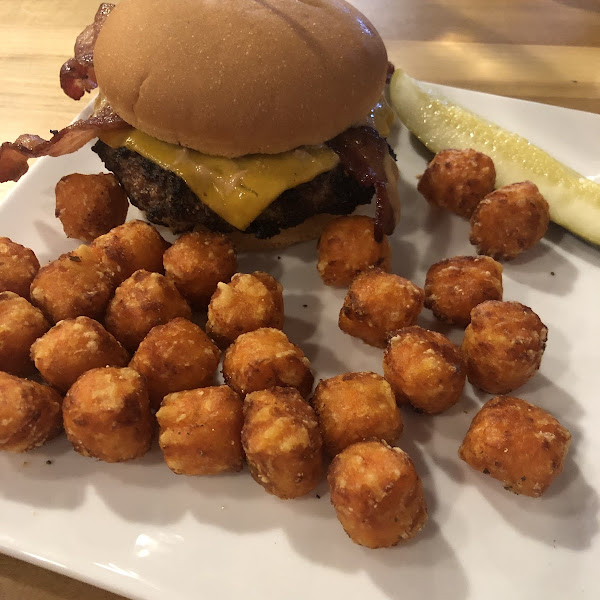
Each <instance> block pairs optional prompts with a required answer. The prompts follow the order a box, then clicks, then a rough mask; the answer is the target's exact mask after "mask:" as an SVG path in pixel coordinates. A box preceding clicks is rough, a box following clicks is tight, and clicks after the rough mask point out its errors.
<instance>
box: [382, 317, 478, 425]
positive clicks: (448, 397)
mask: <svg viewBox="0 0 600 600" xmlns="http://www.w3.org/2000/svg"><path fill="white" fill-rule="evenodd" d="M383 374H384V376H385V378H386V379H387V380H388V381H389V383H390V385H391V386H392V389H393V390H394V392H395V394H396V398H397V400H398V401H399V402H408V403H410V404H411V405H412V406H413V407H414V408H416V409H417V410H420V411H422V412H425V413H429V414H437V413H441V412H443V411H444V410H447V409H448V408H450V407H451V406H454V405H455V404H456V403H457V402H458V400H459V399H460V395H461V394H462V391H463V388H464V386H465V380H466V371H465V366H464V360H463V357H462V354H461V351H460V349H459V348H458V347H457V346H455V345H454V344H453V343H452V342H451V341H450V340H449V339H448V338H447V337H446V336H445V335H442V334H441V333H438V332H436V331H430V330H428V329H423V328H422V327H418V326H416V325H415V326H414V327H406V328H404V329H401V330H399V331H397V332H396V333H395V334H394V335H393V336H392V337H391V338H390V341H389V342H388V345H387V348H386V349H385V352H384V355H383Z"/></svg>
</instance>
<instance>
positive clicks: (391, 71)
mask: <svg viewBox="0 0 600 600" xmlns="http://www.w3.org/2000/svg"><path fill="white" fill-rule="evenodd" d="M395 70H396V67H394V65H393V63H391V62H390V61H389V60H388V66H387V72H386V74H385V82H386V83H389V82H390V81H391V80H392V75H393V74H394V71H395Z"/></svg>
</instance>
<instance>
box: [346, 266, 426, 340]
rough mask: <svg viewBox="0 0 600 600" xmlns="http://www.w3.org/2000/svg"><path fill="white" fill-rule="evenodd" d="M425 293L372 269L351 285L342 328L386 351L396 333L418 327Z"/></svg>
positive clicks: (414, 286)
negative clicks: (403, 328)
mask: <svg viewBox="0 0 600 600" xmlns="http://www.w3.org/2000/svg"><path fill="white" fill-rule="evenodd" d="M424 298H425V293H424V292H423V290H422V289H421V288H420V287H418V286H416V285H415V284H414V283H412V282H411V281H409V280H408V279H405V278H404V277H400V276H399V275H393V274H392V273H386V272H384V271H382V270H381V269H368V270H367V271H365V272H364V273H361V274H360V275H358V276H357V277H356V279H355V280H354V281H353V282H352V283H351V284H350V287H349V288H348V293H347V294H346V298H345V299H344V304H343V306H342V309H341V310H340V316H339V320H338V325H339V327H340V329H341V330H342V331H344V332H345V333H347V334H349V335H351V336H354V337H357V338H360V339H361V340H362V341H363V342H365V343H366V344H369V345H370V346H375V347H376V348H385V345H386V343H387V339H388V336H389V335H390V333H391V332H392V331H395V330H397V329H400V328H402V327H408V326H409V325H414V323H416V322H417V318H418V316H419V313H420V312H421V310H423V301H424Z"/></svg>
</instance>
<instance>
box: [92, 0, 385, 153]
mask: <svg viewBox="0 0 600 600" xmlns="http://www.w3.org/2000/svg"><path fill="white" fill-rule="evenodd" d="M94 68H95V72H96V77H97V81H98V84H99V86H100V88H101V90H102V91H103V93H104V94H105V96H106V98H107V100H108V102H109V103H110V104H111V106H112V108H113V109H114V110H115V112H117V114H119V116H121V117H122V118H123V119H125V120H126V121H127V122H128V123H130V124H131V125H133V126H134V127H136V128H138V129H140V130H142V131H144V132H145V133H148V134H150V135H152V136H154V137H156V138H158V139H160V140H163V141H166V142H171V143H177V144H181V145H183V146H186V147H189V148H193V149H195V150H199V151H200V152H204V153H206V154H213V155H218V156H227V157H234V156H242V155H245V154H254V153H266V154H273V153H277V152H284V151H286V150H290V149H292V148H295V147H297V146H301V145H304V144H320V143H323V142H325V141H326V140H329V139H331V138H333V137H335V136H336V135H337V134H339V133H341V132H342V131H343V130H345V129H347V128H348V127H350V126H351V125H353V124H356V123H358V122H360V121H362V120H363V119H364V117H365V116H366V115H367V114H368V112H369V110H370V109H371V108H372V107H373V105H374V104H375V103H376V102H377V100H378V99H379V97H380V94H381V92H382V90H383V87H384V84H385V78H386V71H387V54H386V50H385V46H384V45H383V42H382V40H381V38H380V37H379V35H378V33H377V32H376V31H375V29H374V27H373V25H372V24H371V23H370V22H369V21H368V19H367V18H366V17H365V16H364V15H362V14H361V13H360V12H358V11H357V10H356V9H355V8H353V7H352V6H350V5H349V4H347V3H346V2H343V1H342V0H122V1H121V2H120V3H119V4H118V5H117V6H116V7H115V8H114V9H113V11H112V12H111V13H110V15H109V17H108V19H107V20H106V22H105V24H104V26H103V28H102V30H101V32H100V35H99V36H98V40H97V42H96V47H95V50H94Z"/></svg>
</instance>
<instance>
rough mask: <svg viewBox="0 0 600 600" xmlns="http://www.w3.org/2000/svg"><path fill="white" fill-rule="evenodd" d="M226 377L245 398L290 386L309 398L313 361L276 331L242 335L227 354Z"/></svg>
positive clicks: (224, 371) (267, 329) (266, 329)
mask: <svg viewBox="0 0 600 600" xmlns="http://www.w3.org/2000/svg"><path fill="white" fill-rule="evenodd" d="M223 377H224V379H225V383H227V385H229V386H231V387H232V388H233V389H234V390H235V391H236V392H238V394H241V395H242V396H245V395H246V394H249V393H250V392H255V391H257V390H265V389H267V388H271V387H275V386H284V387H285V386H289V387H294V388H296V389H297V390H298V391H299V392H300V395H301V396H302V397H304V398H306V397H307V396H308V395H309V394H310V391H311V389H312V385H313V382H314V377H313V374H312V371H311V370H310V362H309V361H308V358H306V356H305V355H304V353H303V352H302V350H301V349H300V348H299V347H298V346H296V345H295V344H292V342H290V340H289V339H288V337H287V336H286V335H285V333H283V331H281V330H279V329H272V328H263V329H257V330H256V331H250V332H248V333H244V334H243V335H240V336H239V337H238V338H237V340H236V341H235V342H234V343H233V344H232V345H231V346H229V348H228V349H227V351H226V352H225V357H224V358H223Z"/></svg>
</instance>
